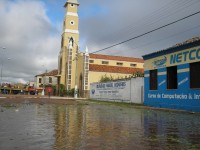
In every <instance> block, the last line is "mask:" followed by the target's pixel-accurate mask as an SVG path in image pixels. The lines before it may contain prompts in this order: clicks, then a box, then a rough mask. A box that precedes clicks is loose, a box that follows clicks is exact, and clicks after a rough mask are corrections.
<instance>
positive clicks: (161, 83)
mask: <svg viewBox="0 0 200 150" xmlns="http://www.w3.org/2000/svg"><path fill="white" fill-rule="evenodd" d="M165 82H166V80H163V81H162V82H160V83H159V84H158V86H161V85H163V84H164V83H165Z"/></svg>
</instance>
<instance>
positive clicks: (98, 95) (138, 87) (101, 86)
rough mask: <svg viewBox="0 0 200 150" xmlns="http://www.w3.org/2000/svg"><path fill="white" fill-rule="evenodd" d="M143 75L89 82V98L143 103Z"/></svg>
mask: <svg viewBox="0 0 200 150" xmlns="http://www.w3.org/2000/svg"><path fill="white" fill-rule="evenodd" d="M143 86H144V79H143V77H137V78H132V79H128V80H118V81H111V82H103V83H91V84H90V87H91V88H90V98H91V99H94V100H103V101H116V102H126V103H137V104H142V103H143Z"/></svg>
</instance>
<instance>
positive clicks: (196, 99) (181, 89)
mask: <svg viewBox="0 0 200 150" xmlns="http://www.w3.org/2000/svg"><path fill="white" fill-rule="evenodd" d="M196 49H197V50H199V51H200V49H199V47H198V48H196ZM189 51H192V52H193V51H194V49H193V48H191V49H190V50H189ZM188 54H189V53H188ZM198 54H199V55H200V53H199V52H198ZM196 55H197V54H196ZM161 58H162V59H163V60H164V59H166V60H165V61H164V62H165V63H164V65H163V64H162V63H160V62H159V65H160V64H161V65H163V66H158V67H157V68H156V67H155V66H154V67H155V68H149V67H147V66H148V65H152V64H151V63H152V61H147V62H145V63H146V64H145V65H146V67H147V68H146V69H145V78H144V105H146V106H152V107H160V108H170V109H178V110H188V111H195V112H200V89H191V88H190V63H191V61H190V60H188V61H184V62H182V63H177V64H173V65H176V66H177V84H178V87H177V89H167V68H166V67H168V66H173V65H171V64H170V62H169V61H170V60H167V59H170V57H167V55H164V56H159V57H158V58H156V57H155V58H151V59H154V60H160V59H161ZM191 58H193V57H192V55H191ZM183 60H184V59H183ZM167 61H168V62H167ZM192 61H194V62H198V61H200V60H198V59H196V60H192ZM157 62H158V61H157ZM147 63H148V64H147ZM153 69H157V74H158V76H157V81H158V84H157V85H158V86H157V90H150V70H153ZM199 69H200V68H199Z"/></svg>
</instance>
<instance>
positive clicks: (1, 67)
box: [0, 47, 10, 85]
mask: <svg viewBox="0 0 200 150" xmlns="http://www.w3.org/2000/svg"><path fill="white" fill-rule="evenodd" d="M0 48H1V49H3V50H5V49H6V48H5V47H0ZM9 60H10V59H9ZM2 73H3V58H2V60H1V85H2Z"/></svg>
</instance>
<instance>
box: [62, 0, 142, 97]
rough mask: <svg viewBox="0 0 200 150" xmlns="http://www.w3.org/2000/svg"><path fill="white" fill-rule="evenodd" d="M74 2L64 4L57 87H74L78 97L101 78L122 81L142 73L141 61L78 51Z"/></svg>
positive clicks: (70, 0)
mask: <svg viewBox="0 0 200 150" xmlns="http://www.w3.org/2000/svg"><path fill="white" fill-rule="evenodd" d="M78 6H79V3H78V1H77V0H68V1H67V2H66V4H65V6H64V7H65V8H66V16H65V19H64V24H63V34H62V40H61V50H60V54H59V57H58V84H63V85H64V86H65V88H66V90H71V89H73V88H75V87H76V85H77V88H78V90H79V91H80V94H81V95H85V94H86V93H87V91H88V90H89V89H90V87H89V86H90V83H93V82H99V81H100V79H101V77H102V76H105V75H106V76H108V77H110V76H112V77H113V78H114V79H116V78H125V77H129V76H130V75H132V74H134V73H136V72H141V73H143V71H144V70H143V64H144V61H143V59H141V58H132V57H122V56H109V55H101V54H89V53H88V49H87V48H86V50H85V52H84V53H83V52H79V47H78V45H79V30H78Z"/></svg>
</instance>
